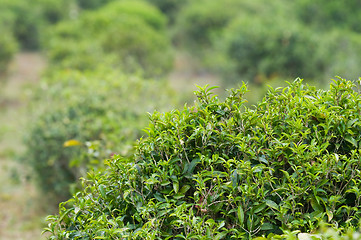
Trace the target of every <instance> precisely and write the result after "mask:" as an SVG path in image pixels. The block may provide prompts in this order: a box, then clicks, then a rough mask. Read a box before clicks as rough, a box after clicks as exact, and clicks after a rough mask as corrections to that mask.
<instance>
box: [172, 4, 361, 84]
mask: <svg viewBox="0 0 361 240" xmlns="http://www.w3.org/2000/svg"><path fill="white" fill-rule="evenodd" d="M359 8H360V3H359V1H351V2H344V1H321V2H319V1H318V2H313V1H309V0H297V1H284V0H278V1H272V2H266V1H264V0H256V1H236V0H227V1H226V2H221V1H216V0H211V1H206V0H198V1H191V2H189V3H188V4H187V5H186V6H185V7H184V8H183V9H181V11H180V13H179V14H178V15H177V22H176V29H177V30H176V34H175V37H174V38H175V40H174V41H175V42H176V43H178V44H179V45H180V46H182V47H183V48H185V49H187V50H188V51H190V52H192V53H193V54H194V55H195V56H196V57H197V58H198V59H199V61H200V62H201V63H202V64H203V67H205V68H207V69H208V70H209V71H213V72H215V73H218V74H221V75H222V76H223V79H224V81H225V83H226V85H227V82H228V84H230V85H234V83H235V82H239V81H240V80H246V81H249V82H255V83H258V84H260V83H261V84H263V83H264V82H266V81H269V80H270V79H273V78H280V79H287V78H289V77H292V78H296V77H302V78H306V79H314V80H315V79H317V81H321V82H326V80H328V79H329V78H332V77H334V76H335V75H342V76H344V77H346V78H350V79H357V77H358V76H359V75H360V71H359V68H358V67H357V66H359V64H360V63H361V62H360V58H359V57H356V56H360V55H361V49H360V47H359V44H358V43H359V42H360V41H361V34H360V31H359V24H358V23H359V22H360V21H359V18H360V16H359V14H358V9H359ZM348 55H350V56H348Z"/></svg>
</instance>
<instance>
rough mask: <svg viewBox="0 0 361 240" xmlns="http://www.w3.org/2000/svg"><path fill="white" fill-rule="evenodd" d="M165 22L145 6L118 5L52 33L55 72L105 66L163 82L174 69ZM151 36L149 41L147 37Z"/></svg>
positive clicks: (136, 3) (49, 48)
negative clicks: (162, 78)
mask: <svg viewBox="0 0 361 240" xmlns="http://www.w3.org/2000/svg"><path fill="white" fill-rule="evenodd" d="M165 27H166V18H165V17H164V16H163V14H162V13H161V12H160V11H159V10H158V9H156V8H155V7H154V6H152V5H150V4H148V3H146V2H143V1H114V2H111V3H109V4H107V5H105V6H103V7H102V8H100V9H98V10H96V11H89V12H84V13H83V14H82V15H80V16H79V18H77V19H74V20H71V21H66V22H62V23H60V24H59V25H57V26H55V28H54V29H52V31H51V32H50V33H49V40H48V44H47V53H48V56H49V60H50V62H51V63H52V64H53V67H56V68H76V69H80V70H84V69H92V68H94V67H95V66H97V65H98V64H100V63H107V64H108V65H109V66H113V67H114V68H117V69H121V70H122V71H124V72H128V73H129V72H130V73H134V72H137V71H142V72H144V74H145V75H146V76H152V77H158V76H162V75H164V74H165V73H167V72H168V71H169V70H170V69H171V67H172V53H171V45H170V40H169V38H168V36H167V34H166V32H165ZM145 36H146V37H145Z"/></svg>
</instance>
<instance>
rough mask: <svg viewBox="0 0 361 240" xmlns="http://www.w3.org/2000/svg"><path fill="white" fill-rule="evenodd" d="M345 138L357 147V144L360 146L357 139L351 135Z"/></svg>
mask: <svg viewBox="0 0 361 240" xmlns="http://www.w3.org/2000/svg"><path fill="white" fill-rule="evenodd" d="M345 140H346V141H347V142H349V143H351V144H352V145H353V146H354V147H355V148H357V146H358V144H357V141H356V140H355V139H354V138H353V137H352V136H351V135H347V136H346V137H345Z"/></svg>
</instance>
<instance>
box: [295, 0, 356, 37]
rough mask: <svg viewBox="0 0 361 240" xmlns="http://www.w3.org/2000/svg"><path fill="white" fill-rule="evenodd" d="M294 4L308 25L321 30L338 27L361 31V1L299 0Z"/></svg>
mask: <svg viewBox="0 0 361 240" xmlns="http://www.w3.org/2000/svg"><path fill="white" fill-rule="evenodd" d="M293 4H294V5H295V6H294V7H295V9H297V11H295V13H296V15H297V16H299V18H300V20H301V21H303V22H305V23H306V24H307V25H308V26H313V27H315V28H317V29H318V30H321V31H325V30H326V31H327V30H329V29H330V28H334V27H338V28H342V29H349V30H351V31H355V32H358V33H361V26H360V24H359V22H360V21H361V16H360V14H359V11H358V10H359V9H360V8H361V2H360V1H357V0H350V1H347V2H343V1H327V0H321V1H318V2H314V1H311V0H298V1H295V2H294V3H293Z"/></svg>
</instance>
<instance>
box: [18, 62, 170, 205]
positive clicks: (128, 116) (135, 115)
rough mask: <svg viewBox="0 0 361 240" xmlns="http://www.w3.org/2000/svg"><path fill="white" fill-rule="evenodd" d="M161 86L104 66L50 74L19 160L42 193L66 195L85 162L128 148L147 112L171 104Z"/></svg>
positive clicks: (95, 163) (96, 164)
mask: <svg viewBox="0 0 361 240" xmlns="http://www.w3.org/2000/svg"><path fill="white" fill-rule="evenodd" d="M166 86H167V85H166V83H164V82H162V81H159V82H156V81H154V80H148V81H145V80H144V79H141V78H139V77H135V76H127V75H124V74H122V73H120V72H116V71H114V70H109V69H107V68H104V69H99V70H96V71H89V72H87V73H81V72H79V71H59V72H57V73H53V74H51V75H49V76H48V79H46V80H45V81H44V82H43V83H42V88H41V89H39V90H38V92H37V94H36V98H34V101H35V103H34V104H33V105H32V109H31V111H32V112H33V117H32V118H33V120H32V121H31V122H30V123H29V131H28V132H29V133H28V135H27V136H26V141H25V144H26V147H27V151H26V153H25V155H24V156H23V158H22V161H23V162H24V163H26V164H28V165H30V166H31V167H32V168H33V169H34V172H35V176H36V177H35V179H36V180H37V182H38V183H39V186H40V188H41V189H42V190H43V191H44V192H45V193H46V194H47V195H50V196H51V197H55V200H56V201H59V200H63V199H64V198H67V197H68V196H69V184H71V183H74V182H76V181H77V180H78V179H79V177H81V176H83V175H85V174H86V172H87V170H88V168H98V167H101V166H102V165H101V163H100V162H99V161H98V160H99V158H107V157H109V156H110V155H111V154H114V153H117V154H121V155H123V156H127V155H129V154H130V152H132V148H133V142H134V140H135V139H137V138H139V137H141V136H142V135H143V133H142V132H141V130H140V129H142V128H143V127H144V126H145V125H146V122H147V120H148V116H147V112H152V111H154V110H155V109H158V110H160V109H166V108H167V106H171V105H172V104H175V102H176V101H175V100H174V97H171V96H172V92H171V91H170V89H169V88H167V87H166ZM159 91H162V94H159ZM69 140H76V141H75V142H74V141H70V142H69V144H68V145H74V144H75V145H81V146H72V147H64V143H66V142H67V141H69ZM65 145H67V144H65ZM88 147H89V151H90V152H88V153H89V154H87V151H88V150H87V148H88Z"/></svg>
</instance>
